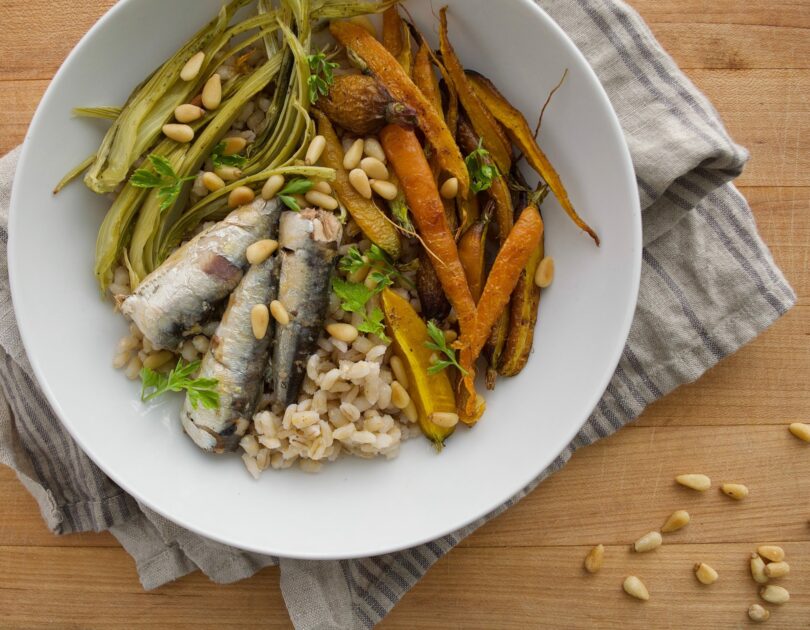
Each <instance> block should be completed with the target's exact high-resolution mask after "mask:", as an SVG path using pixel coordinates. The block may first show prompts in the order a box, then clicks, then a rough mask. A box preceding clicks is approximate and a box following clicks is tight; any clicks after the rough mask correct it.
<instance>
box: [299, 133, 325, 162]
mask: <svg viewBox="0 0 810 630" xmlns="http://www.w3.org/2000/svg"><path fill="white" fill-rule="evenodd" d="M325 148H326V138H324V137H323V136H315V137H314V138H313V139H312V142H310V143H309V148H307V155H306V157H305V158H304V161H305V162H306V163H307V164H308V165H312V164H317V162H318V160H320V159H321V155H323V150H324V149H325Z"/></svg>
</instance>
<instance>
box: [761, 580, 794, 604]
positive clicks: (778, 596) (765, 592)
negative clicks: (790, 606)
mask: <svg viewBox="0 0 810 630" xmlns="http://www.w3.org/2000/svg"><path fill="white" fill-rule="evenodd" d="M759 596H760V597H761V598H762V599H764V600H765V601H766V602H769V603H771V604H784V603H785V602H786V601H788V600H789V599H790V593H788V590H787V589H786V588H783V587H781V586H777V585H776V584H768V585H766V586H763V587H762V588H761V589H759Z"/></svg>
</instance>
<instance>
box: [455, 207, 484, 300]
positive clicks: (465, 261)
mask: <svg viewBox="0 0 810 630" xmlns="http://www.w3.org/2000/svg"><path fill="white" fill-rule="evenodd" d="M488 224H489V221H488V220H487V217H484V218H483V219H481V220H479V221H476V223H475V225H473V226H472V227H471V228H470V229H469V230H467V231H466V232H464V235H463V236H462V237H461V239H459V242H458V255H459V258H460V259H461V266H462V267H464V273H465V275H466V276H467V284H468V285H470V293H472V296H473V299H474V300H475V301H476V303H477V302H478V300H479V299H480V298H481V293H482V292H483V290H484V280H485V279H486V268H485V262H486V244H487V226H488Z"/></svg>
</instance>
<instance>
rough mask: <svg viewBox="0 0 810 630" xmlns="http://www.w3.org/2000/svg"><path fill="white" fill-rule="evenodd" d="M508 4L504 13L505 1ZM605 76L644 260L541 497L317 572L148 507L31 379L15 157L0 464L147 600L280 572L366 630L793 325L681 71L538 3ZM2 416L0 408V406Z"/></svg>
mask: <svg viewBox="0 0 810 630" xmlns="http://www.w3.org/2000/svg"><path fill="white" fill-rule="evenodd" d="M502 1H504V3H505V4H506V2H505V0H502ZM539 4H540V5H541V6H542V7H543V8H545V9H546V11H548V12H549V13H550V14H551V16H552V17H553V18H554V19H555V20H556V21H557V22H558V23H559V24H560V25H561V26H562V28H563V29H564V30H565V31H566V32H567V33H568V35H569V36H570V37H571V38H572V39H573V40H574V42H575V43H576V44H577V45H578V46H579V48H580V50H582V52H583V53H584V54H585V56H586V57H587V58H588V60H589V62H590V63H591V65H592V66H593V68H594V69H595V70H596V73H597V74H598V76H599V78H600V80H601V81H602V84H603V85H604V86H605V89H606V90H607V92H608V94H609V96H610V98H611V101H612V103H613V106H614V108H615V109H616V111H617V113H618V116H619V119H620V121H621V124H622V127H623V129H624V132H625V135H626V138H627V142H628V144H629V146H630V150H631V152H632V155H633V160H634V164H635V168H636V176H637V181H638V187H639V195H640V198H641V201H642V207H643V226H644V253H643V271H642V277H641V291H640V295H639V302H638V307H637V310H636V316H635V321H634V323H633V327H632V330H631V332H630V337H629V339H628V342H627V346H626V348H625V350H624V354H623V355H622V359H621V362H620V363H619V366H618V368H617V370H616V373H615V375H614V377H613V379H612V381H611V382H610V385H609V386H608V388H607V391H606V392H605V395H604V397H603V398H602V400H601V401H600V402H599V404H598V406H597V408H596V409H595V410H594V412H593V415H592V416H591V417H590V419H589V420H588V422H587V424H586V425H585V426H584V427H583V428H582V430H581V431H580V432H579V434H578V435H577V436H576V438H575V439H574V441H573V442H572V443H571V444H570V445H569V446H568V447H567V448H566V449H565V450H564V451H563V452H562V453H560V455H559V456H558V457H557V459H556V460H555V461H554V462H553V463H552V465H551V466H550V467H549V468H548V469H547V470H545V471H544V472H543V474H542V475H541V476H540V477H539V478H538V479H536V480H535V481H534V482H533V483H532V484H530V485H529V486H528V487H526V488H525V489H524V490H523V491H522V492H520V493H519V494H518V495H517V496H515V497H512V498H511V499H510V500H509V501H508V502H507V503H505V504H504V505H503V506H501V507H500V508H498V509H497V510H495V511H494V512H493V513H491V514H488V515H487V516H485V517H484V518H481V519H479V520H478V521H476V522H475V523H473V524H471V525H470V526H468V527H465V528H464V529H462V530H460V531H458V532H455V533H453V534H450V535H448V536H445V537H444V538H442V539H440V540H436V541H434V542H431V543H428V544H425V545H421V546H419V547H416V548H413V549H409V550H406V551H403V552H400V553H394V554H387V555H384V556H379V557H375V558H367V559H363V560H347V561H343V562H312V561H298V560H288V559H277V558H272V557H267V556H260V555H257V554H250V553H245V552H242V551H239V550H237V549H232V548H228V547H226V546H223V545H221V544H218V543H214V542H211V541H208V540H205V539H203V538H200V537H199V536H196V535H195V534H192V533H190V532H188V531H185V530H183V529H182V528H180V527H178V526H176V525H174V524H172V523H170V522H168V521H167V520H165V519H163V518H162V517H160V516H158V515H157V514H155V513H153V512H151V511H149V510H148V509H146V508H144V507H142V506H140V505H138V504H137V502H135V501H134V500H133V499H132V498H131V497H129V496H127V495H126V494H124V493H123V492H122V491H121V490H120V489H119V488H117V487H116V486H115V485H114V484H113V483H112V482H111V481H110V480H109V479H107V478H106V477H105V476H104V475H103V474H102V473H101V472H100V471H99V470H98V469H97V468H96V467H95V466H94V465H93V464H92V462H91V461H90V460H89V459H88V458H87V457H86V456H85V455H84V454H83V453H82V452H81V451H80V450H79V449H78V447H77V446H76V444H75V443H74V442H73V441H72V440H71V438H70V437H69V436H68V434H67V433H66V432H65V431H64V430H63V429H62V427H61V425H60V423H59V421H58V420H57V419H56V418H55V416H54V414H53V413H52V411H51V410H50V409H49V407H48V405H47V403H46V402H45V399H44V397H43V396H42V394H41V393H40V391H39V389H38V387H37V384H36V382H35V381H34V379H33V378H32V376H31V369H30V366H29V365H28V361H27V360H26V357H25V353H24V350H23V347H22V344H21V342H20V338H19V334H18V332H17V327H16V323H15V320H14V312H13V309H12V305H11V299H10V295H9V291H8V274H7V269H6V243H7V240H8V235H7V231H6V227H5V226H6V224H7V219H8V202H9V194H10V187H11V180H12V176H13V172H14V167H15V164H16V158H17V155H18V152H16V151H15V152H13V153H12V154H10V155H8V156H6V157H5V158H4V159H3V160H2V161H0V346H2V349H3V351H2V352H0V377H1V378H0V380H2V387H3V392H4V394H5V398H6V401H7V404H5V403H3V404H0V462H2V463H4V464H6V465H8V466H11V467H12V468H14V469H15V470H16V471H17V474H18V476H19V478H20V480H21V481H22V483H23V484H25V486H26V487H27V488H28V489H29V490H30V492H31V493H32V494H33V495H34V497H35V498H36V499H37V501H38V502H39V505H40V508H41V510H42V515H43V517H44V519H45V521H46V523H47V524H48V526H49V527H50V528H51V529H52V530H53V531H54V532H56V533H59V534H65V533H70V532H76V531H85V530H96V531H98V530H103V529H110V530H111V531H112V532H113V534H115V536H116V537H117V538H118V540H119V541H121V543H122V544H123V546H124V547H125V548H126V550H127V551H128V552H129V553H130V554H131V555H132V556H133V557H134V559H135V561H136V563H137V568H138V572H139V574H140V576H141V580H142V582H143V585H144V587H145V588H155V587H158V586H160V585H161V584H164V583H166V582H168V581H170V580H173V579H176V578H177V577H179V576H182V575H184V574H186V573H188V572H190V571H194V570H196V569H201V570H202V571H204V572H205V573H206V574H207V575H208V576H210V577H211V579H213V580H215V581H217V582H232V581H235V580H239V579H242V578H245V577H248V576H250V575H252V574H253V573H254V572H256V571H257V570H258V569H260V568H261V567H263V566H267V565H271V564H280V565H281V588H282V591H283V594H284V599H285V601H286V603H287V607H288V609H289V613H290V617H291V618H292V620H293V622H294V624H295V626H296V627H297V628H308V629H310V628H311V629H316V628H317V629H323V630H326V629H347V628H370V627H372V626H373V625H374V624H376V623H377V622H378V621H379V620H380V619H382V618H383V617H384V616H385V615H386V613H388V611H390V610H391V608H393V606H394V605H395V604H396V603H397V601H399V599H400V598H401V597H402V596H403V595H404V594H405V593H406V592H407V591H408V590H409V589H410V588H411V587H412V586H413V585H414V584H415V583H416V582H417V581H418V580H419V579H420V578H421V577H422V576H423V575H424V574H425V572H426V571H427V570H428V569H429V568H430V567H431V566H432V565H433V564H434V563H435V562H436V561H437V560H438V559H439V558H441V557H442V556H443V555H444V554H446V553H447V552H449V551H450V550H451V549H452V548H453V546H455V545H456V544H458V542H459V541H460V540H462V539H463V538H464V537H465V536H467V535H469V534H470V533H471V532H473V531H474V530H475V529H476V528H477V527H479V526H480V525H482V524H483V523H485V522H486V521H487V520H489V519H491V518H494V517H495V516H497V515H498V514H500V513H502V512H503V511H504V510H506V509H508V508H509V507H510V506H511V505H514V504H515V503H516V502H517V501H519V500H520V499H521V498H522V497H524V496H525V495H526V494H527V493H528V492H530V491H531V490H532V489H533V488H534V487H535V486H536V485H537V484H538V483H540V482H541V481H542V480H543V479H545V478H546V477H547V476H548V475H550V474H552V473H553V472H554V471H556V470H559V469H560V468H561V467H562V466H564V465H565V463H566V462H567V461H568V460H569V458H570V457H571V454H572V453H573V452H574V451H575V450H576V449H577V448H580V447H583V446H586V445H588V444H591V443H593V442H595V441H597V440H599V439H601V438H604V437H606V436H608V435H610V434H611V433H613V432H614V431H616V430H618V429H620V428H621V427H622V426H624V425H625V424H627V423H628V422H631V421H632V420H634V419H635V418H637V417H638V416H639V414H641V412H642V411H643V410H644V408H645V407H646V406H647V405H649V404H650V403H652V402H653V401H655V400H657V399H658V398H661V397H662V396H664V395H665V394H667V393H668V392H670V391H672V390H673V389H674V388H676V387H677V386H679V385H681V384H683V383H687V382H690V381H693V380H695V379H696V378H698V377H699V376H700V375H701V374H703V373H704V372H705V371H706V370H707V369H709V368H710V367H711V366H712V365H714V364H715V363H717V362H718V361H719V360H720V359H722V358H723V357H725V356H727V355H729V354H731V353H732V352H734V351H736V350H737V349H738V348H740V347H741V346H742V345H743V344H745V343H747V342H748V341H750V340H751V339H753V338H754V337H755V336H756V335H757V334H758V333H760V332H761V331H762V330H763V329H765V328H766V327H767V326H769V325H770V324H771V323H773V322H774V321H775V320H776V319H777V318H778V317H779V316H780V315H782V314H784V313H785V312H786V311H787V310H788V309H789V308H790V307H791V306H792V305H793V303H794V301H795V299H796V298H795V295H794V293H793V291H792V290H791V288H790V286H789V285H788V284H787V282H786V281H785V279H784V278H783V277H782V274H781V272H780V271H779V269H778V268H777V267H776V265H775V264H774V262H773V260H772V258H771V255H770V253H769V251H768V249H767V247H766V246H765V245H764V244H763V242H762V241H761V239H760V238H759V236H758V234H757V230H756V226H755V224H754V220H753V217H752V215H751V211H750V209H749V207H748V204H747V203H746V201H745V199H744V198H743V197H742V196H741V195H740V194H739V193H738V192H737V190H736V189H735V188H734V187H733V186H732V185H731V183H730V182H731V181H732V180H733V179H734V178H735V177H736V176H738V175H739V174H740V172H741V171H742V168H743V165H744V164H745V161H746V159H747V154H746V152H745V150H743V149H742V148H740V147H739V146H737V145H735V144H734V143H733V142H732V140H731V139H730V138H729V136H728V134H727V133H726V130H725V129H724V128H723V125H722V123H721V121H720V119H719V117H718V115H717V112H715V110H714V109H713V107H712V105H711V103H709V102H708V101H707V100H706V98H705V97H704V96H703V95H702V94H701V93H700V92H699V91H698V90H697V89H696V88H695V86H694V85H692V83H691V82H690V81H689V80H688V79H687V78H686V77H685V76H684V75H683V74H682V73H681V72H680V70H678V68H677V66H676V65H675V64H674V62H673V61H672V59H670V57H669V56H667V54H666V53H665V52H664V51H663V50H662V49H661V47H660V46H659V44H658V43H657V42H656V41H655V39H654V38H653V36H652V34H651V33H650V31H649V30H648V28H647V27H646V26H645V24H644V23H643V21H642V20H641V19H640V18H639V16H638V15H637V14H636V13H635V12H634V11H633V10H632V9H630V8H629V7H628V6H627V5H626V4H624V3H622V2H620V1H618V0H539ZM0 402H2V401H0Z"/></svg>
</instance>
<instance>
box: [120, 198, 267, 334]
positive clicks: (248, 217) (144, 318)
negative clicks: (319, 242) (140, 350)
mask: <svg viewBox="0 0 810 630" xmlns="http://www.w3.org/2000/svg"><path fill="white" fill-rule="evenodd" d="M280 213H281V203H280V202H279V201H277V200H276V201H271V202H266V201H264V200H262V199H258V200H256V201H255V202H253V203H252V204H250V205H247V206H242V207H241V208H238V209H236V210H234V211H233V212H232V213H231V214H229V215H228V216H227V217H226V218H225V219H223V220H222V221H220V222H219V223H216V224H215V225H213V226H211V227H210V228H208V229H207V230H204V231H203V232H201V233H200V234H198V235H197V236H195V237H194V238H193V239H192V240H190V241H189V242H188V243H186V244H185V245H183V247H181V248H180V249H178V250H177V251H176V252H174V253H173V254H172V255H171V256H169V258H167V259H166V261H165V262H164V263H163V264H162V265H161V266H160V267H158V268H157V269H156V270H155V271H153V272H152V273H151V274H149V275H148V276H147V277H146V278H144V280H143V282H142V283H141V284H140V285H139V286H138V288H137V289H136V291H135V292H134V293H133V294H132V295H130V296H129V297H128V298H126V300H124V302H123V303H122V305H121V311H122V312H123V313H124V315H126V316H127V317H129V318H130V319H131V320H132V321H133V322H135V324H136V325H137V326H138V328H139V329H140V330H141V332H142V333H143V334H144V336H145V337H146V338H147V339H148V340H149V341H150V342H151V343H152V345H153V346H155V347H156V348H166V349H169V350H176V349H177V348H178V347H179V346H180V344H181V343H182V342H183V338H184V337H183V335H184V333H185V332H186V331H188V330H189V329H191V328H192V327H193V326H194V325H195V324H198V323H199V322H201V321H202V320H203V319H204V318H205V317H206V315H208V314H210V312H211V311H212V310H213V309H214V308H215V307H216V305H217V304H218V303H220V302H222V301H223V300H224V299H225V298H226V297H228V295H229V294H230V293H231V292H232V291H233V290H234V288H235V287H236V285H237V284H239V281H240V280H241V279H242V275H243V273H244V271H245V269H246V268H247V266H248V262H247V258H246V252H247V248H248V246H250V245H251V244H252V243H254V242H255V241H257V240H259V239H262V238H269V237H270V235H271V233H272V231H273V230H274V229H275V226H276V225H277V224H278V218H279V216H280Z"/></svg>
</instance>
